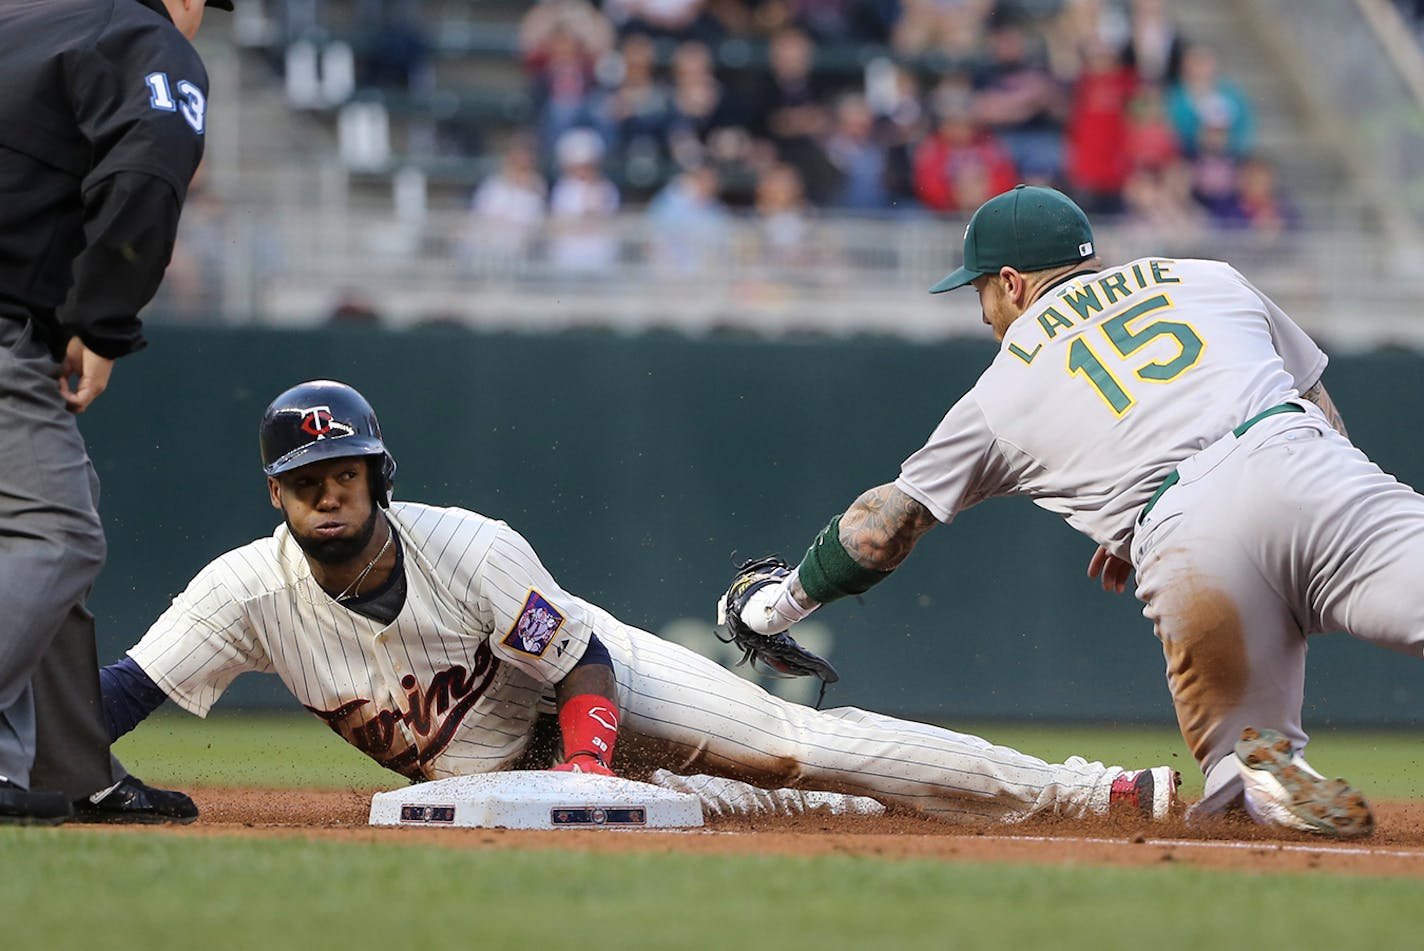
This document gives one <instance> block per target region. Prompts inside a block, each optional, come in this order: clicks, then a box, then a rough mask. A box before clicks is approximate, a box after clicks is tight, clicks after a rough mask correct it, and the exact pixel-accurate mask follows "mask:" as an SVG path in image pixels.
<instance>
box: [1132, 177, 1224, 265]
mask: <svg viewBox="0 0 1424 951" xmlns="http://www.w3.org/2000/svg"><path fill="white" fill-rule="evenodd" d="M1123 198H1124V201H1125V204H1126V208H1127V213H1126V216H1125V218H1124V221H1123V223H1124V229H1125V232H1126V235H1127V236H1126V238H1125V240H1126V241H1128V242H1129V243H1132V244H1140V245H1143V246H1148V245H1155V246H1158V247H1161V248H1163V249H1164V251H1165V252H1166V253H1168V254H1186V253H1199V251H1200V250H1201V248H1200V242H1201V240H1202V236H1203V234H1204V233H1205V231H1206V224H1207V221H1206V215H1205V213H1204V212H1203V211H1202V209H1201V207H1200V206H1199V205H1197V203H1196V202H1195V201H1193V200H1192V194H1191V169H1189V168H1188V167H1187V165H1186V163H1185V162H1175V163H1173V164H1170V165H1166V166H1163V167H1161V168H1155V169H1154V168H1145V167H1144V168H1139V169H1137V170H1136V171H1134V172H1133V173H1132V174H1131V175H1130V176H1128V179H1127V184H1126V185H1124V186H1123Z"/></svg>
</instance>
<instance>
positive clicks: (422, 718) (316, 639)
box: [129, 502, 616, 779]
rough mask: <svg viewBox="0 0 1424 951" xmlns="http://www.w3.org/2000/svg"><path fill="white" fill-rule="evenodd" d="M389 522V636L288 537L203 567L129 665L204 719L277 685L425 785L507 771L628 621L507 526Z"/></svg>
mask: <svg viewBox="0 0 1424 951" xmlns="http://www.w3.org/2000/svg"><path fill="white" fill-rule="evenodd" d="M387 517H388V518H389V519H390V523H391V525H392V526H393V527H394V529H395V530H396V532H397V534H398V536H399V539H400V542H401V544H402V546H403V551H404V556H405V575H406V600H405V606H404V607H403V608H402V609H401V612H400V614H399V615H398V616H397V617H396V619H395V620H394V621H393V622H392V623H390V624H389V625H386V624H382V623H381V622H379V621H375V620H372V619H370V618H367V617H364V616H362V615H360V614H357V613H355V612H353V611H350V610H347V609H346V608H344V607H342V606H341V605H340V604H338V603H337V602H336V601H334V600H333V599H332V598H331V596H330V595H328V594H327V593H326V592H325V591H323V590H322V588H321V586H320V585H318V584H317V583H316V580H315V579H314V578H313V577H312V573H311V568H310V566H309V565H308V563H307V560H306V558H305V557H304V556H303V554H302V551H301V549H300V548H299V547H298V546H297V544H296V542H295V541H294V540H293V539H292V537H291V534H290V533H289V532H288V530H287V527H286V526H285V525H282V526H280V527H279V528H278V529H277V530H276V532H274V533H273V534H272V536H271V537H269V538H263V539H259V540H257V541H255V542H253V543H251V544H249V545H245V546H244V547H242V548H238V549H236V550H234V551H231V552H228V553H227V554H225V555H222V556H221V557H219V558H218V559H216V560H215V561H213V562H212V563H211V564H209V565H208V566H207V567H206V568H204V569H203V571H201V572H200V573H199V574H198V576H197V577H196V578H194V579H193V581H192V582H191V583H190V584H189V585H188V588H187V589H186V590H185V591H184V592H183V593H182V594H180V595H179V596H178V597H177V598H175V599H174V601H173V604H172V606H171V607H169V609H168V610H167V611H165V612H164V613H163V615H162V616H161V617H160V618H159V619H158V620H157V621H156V622H155V623H154V624H153V626H152V627H151V628H150V629H149V630H148V633H146V634H145V635H144V637H143V639H142V640H141V641H140V642H139V643H138V644H137V645H135V646H134V647H133V648H132V649H131V650H130V651H129V656H131V657H132V658H133V659H134V660H135V661H136V662H137V663H138V665H139V666H140V667H142V668H143V669H144V671H145V672H147V673H148V675H149V676H150V677H152V678H153V680H154V681H155V682H156V683H157V684H158V685H159V686H160V687H162V688H163V690H164V692H165V693H167V694H168V696H169V697H171V698H172V699H173V700H175V701H177V702H178V704H180V705H181V706H182V707H183V708H184V709H186V710H188V711H189V712H191V713H195V714H197V715H199V716H206V715H207V712H208V710H209V708H211V706H212V705H213V703H214V701H216V700H217V699H218V697H219V696H220V695H221V694H222V692H223V691H224V690H226V689H227V686H228V685H229V684H230V683H231V682H232V680H233V678H234V677H236V676H237V675H238V674H240V673H242V672H243V671H262V672H275V673H276V674H277V675H278V676H279V677H281V679H282V681H283V683H285V684H286V685H287V688H288V689H289V690H291V692H292V694H293V695H294V696H295V697H296V698H297V699H298V700H299V701H300V702H301V703H302V704H303V705H304V706H306V707H307V709H309V710H311V711H312V712H313V713H314V714H316V715H317V716H318V717H321V718H322V719H324V720H325V721H326V722H327V723H328V724H329V725H330V726H331V728H332V729H333V730H335V731H336V732H337V733H339V734H340V735H341V736H342V737H343V738H344V739H346V740H347V741H348V742H349V743H351V744H352V745H354V746H356V747H358V748H359V749H361V750H362V751H363V752H365V753H366V754H367V755H369V756H370V757H371V758H373V759H375V760H376V761H377V762H379V763H381V764H382V765H384V766H387V767H389V768H391V769H394V770H396V771H398V772H401V773H403V774H405V775H407V776H410V777H411V778H413V779H438V778H444V777H447V776H456V775H461V774H465V773H480V772H490V771H494V770H497V769H501V768H505V767H507V766H508V765H509V764H510V763H511V762H512V761H513V760H514V759H515V758H517V757H518V755H519V754H520V753H521V752H522V751H523V749H524V747H525V745H526V743H527V741H528V738H529V735H530V731H531V728H532V725H533V723H534V720H535V718H536V716H537V715H538V713H539V712H540V709H541V708H542V709H543V710H545V711H552V709H553V707H552V685H553V684H555V683H557V682H558V681H560V680H562V679H563V678H564V676H565V675H567V674H568V672H569V671H570V670H572V669H573V667H574V665H575V664H576V663H577V662H578V660H579V659H580V658H581V657H582V656H583V653H584V650H585V648H586V647H587V646H588V643H589V635H590V634H591V633H592V632H593V630H594V629H595V627H599V626H605V627H606V626H608V625H609V624H613V623H616V622H614V621H613V620H612V618H610V617H609V616H608V615H607V614H606V612H603V611H602V610H601V609H599V608H596V607H595V606H593V605H591V604H588V603H586V602H584V601H582V600H580V599H579V598H576V597H573V596H572V595H569V594H567V593H566V592H564V591H563V589H561V588H560V587H559V586H558V584H557V583H556V582H555V581H554V579H553V578H552V577H551V576H550V575H549V573H548V571H547V570H545V568H544V566H543V565H541V564H540V563H539V559H538V557H537V556H536V555H535V554H534V551H533V549H532V548H530V547H529V544H528V543H527V542H526V541H525V540H524V539H523V537H521V536H520V535H519V534H518V533H517V532H515V531H514V530H513V529H511V528H510V527H509V526H508V525H506V524H505V523H503V522H500V521H496V520H494V519H490V518H486V517H485V516H483V515H479V514H476V513H474V512H470V511H466V510H464V509H458V508H435V507H432V506H426V505H417V504H413V503H407V502H395V503H392V505H391V507H390V509H389V510H388V511H387Z"/></svg>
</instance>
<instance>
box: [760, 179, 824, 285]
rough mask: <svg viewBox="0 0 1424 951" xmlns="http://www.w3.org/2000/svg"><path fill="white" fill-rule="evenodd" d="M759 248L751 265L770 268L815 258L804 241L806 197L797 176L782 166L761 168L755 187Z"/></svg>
mask: <svg viewBox="0 0 1424 951" xmlns="http://www.w3.org/2000/svg"><path fill="white" fill-rule="evenodd" d="M755 207H756V214H757V219H758V222H759V225H760V227H759V228H758V235H759V237H760V245H759V247H758V253H757V255H756V257H755V259H754V260H755V261H756V262H757V263H759V264H763V265H770V266H772V267H785V266H795V265H798V264H808V263H810V262H811V261H812V260H813V259H814V257H815V255H814V249H813V248H812V247H811V243H810V242H809V241H808V240H807V239H808V237H809V234H810V230H811V225H810V222H809V221H807V219H806V193H805V189H804V188H803V187H802V183H801V176H800V175H799V174H797V172H796V169H795V168H794V167H793V166H791V165H789V164H787V163H784V162H776V163H773V164H772V165H770V166H768V167H767V168H765V169H764V170H763V171H762V173H761V175H760V176H759V177H758V179H757V184H756V206H755Z"/></svg>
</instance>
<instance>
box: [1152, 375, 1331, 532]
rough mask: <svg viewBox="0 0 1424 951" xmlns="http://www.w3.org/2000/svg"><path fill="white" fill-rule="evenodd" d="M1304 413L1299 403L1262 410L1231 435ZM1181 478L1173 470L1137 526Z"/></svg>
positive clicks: (1236, 435)
mask: <svg viewBox="0 0 1424 951" xmlns="http://www.w3.org/2000/svg"><path fill="white" fill-rule="evenodd" d="M1304 412H1305V407H1304V406H1301V405H1300V404H1299V403H1281V404H1280V405H1279V406H1272V407H1271V408H1270V409H1263V410H1261V412H1259V413H1257V414H1256V415H1255V416H1252V417H1251V418H1250V419H1248V420H1246V422H1244V423H1242V424H1241V425H1240V426H1237V427H1236V428H1235V429H1233V430H1232V431H1231V435H1232V436H1233V437H1235V438H1238V439H1239V438H1240V437H1242V436H1244V435H1246V430H1248V429H1250V428H1251V427H1252V426H1255V425H1256V424H1257V423H1259V422H1260V421H1261V420H1263V419H1265V418H1266V417H1267V416H1275V415H1276V414H1277V413H1304ZM1181 478H1182V477H1181V475H1180V474H1178V472H1177V470H1176V469H1173V470H1172V472H1171V474H1169V475H1168V476H1167V478H1165V479H1163V480H1162V484H1161V485H1159V486H1158V487H1157V491H1156V492H1153V493H1152V498H1150V499H1148V500H1147V504H1146V505H1144V506H1142V511H1141V512H1139V513H1138V515H1137V524H1139V525H1141V524H1142V520H1143V519H1145V518H1147V513H1148V512H1150V511H1152V506H1154V505H1156V504H1157V500H1158V499H1160V498H1161V497H1162V493H1163V492H1166V491H1167V490H1168V489H1170V488H1171V487H1172V486H1174V485H1176V484H1177V483H1178V482H1179V481H1180V480H1181Z"/></svg>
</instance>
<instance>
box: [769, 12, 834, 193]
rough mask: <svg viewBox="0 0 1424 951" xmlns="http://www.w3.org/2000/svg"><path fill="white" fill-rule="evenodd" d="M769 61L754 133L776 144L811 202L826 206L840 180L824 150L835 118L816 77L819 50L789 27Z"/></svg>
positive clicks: (781, 32)
mask: <svg viewBox="0 0 1424 951" xmlns="http://www.w3.org/2000/svg"><path fill="white" fill-rule="evenodd" d="M768 55H769V57H770V65H771V75H770V77H769V81H768V82H766V83H765V84H764V86H763V88H762V95H761V99H760V108H759V110H758V114H759V116H760V120H759V121H758V122H757V123H756V124H755V125H753V127H752V129H753V132H754V133H756V134H760V135H763V136H765V137H766V138H768V139H770V140H771V142H772V143H774V144H775V146H776V150H777V154H778V155H779V156H780V158H781V160H782V161H784V162H787V163H788V164H790V165H791V166H792V167H794V168H795V169H796V172H797V174H798V176H799V178H800V179H801V182H802V183H803V185H804V188H805V191H806V194H807V195H808V197H809V198H810V200H811V201H812V202H813V203H815V204H823V203H824V202H825V201H827V200H828V199H829V198H830V195H831V192H832V190H833V189H834V188H835V187H836V183H837V179H838V178H839V176H838V175H837V173H836V170H835V167H834V166H833V165H831V162H830V159H829V158H828V157H827V156H826V152H825V148H824V146H823V144H822V143H823V140H824V138H825V137H826V135H827V134H828V133H829V132H830V127H831V115H830V110H829V109H828V108H827V106H826V102H827V100H828V98H829V96H828V90H826V89H824V88H822V87H821V86H820V85H818V83H817V82H816V80H815V78H814V77H813V75H812V72H811V66H812V61H813V57H814V55H815V47H814V46H813V45H812V43H811V40H810V38H809V37H807V36H806V34H805V33H803V32H801V31H800V30H798V29H795V28H791V27H788V28H785V29H781V30H778V31H777V32H776V33H775V34H774V35H773V36H772V38H771V43H770V48H769V50H768Z"/></svg>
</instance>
